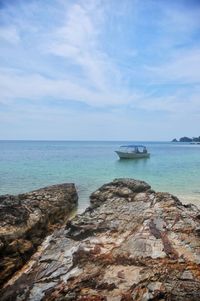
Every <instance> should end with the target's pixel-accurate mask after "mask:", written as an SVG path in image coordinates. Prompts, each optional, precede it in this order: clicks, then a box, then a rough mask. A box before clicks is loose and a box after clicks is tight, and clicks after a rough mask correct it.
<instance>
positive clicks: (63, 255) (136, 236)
mask: <svg viewBox="0 0 200 301" xmlns="http://www.w3.org/2000/svg"><path fill="white" fill-rule="evenodd" d="M199 214H200V212H199V210H198V208H197V207H195V206H193V205H187V206H185V205H182V203H181V202H180V201H179V200H178V199H177V198H176V197H174V196H172V195H171V194H168V193H156V192H154V191H153V190H152V189H151V187H150V186H149V185H148V184H146V183H145V182H142V181H136V180H133V179H116V180H114V181H113V182H111V183H108V184H105V185H103V186H102V187H101V188H100V189H98V190H97V191H96V192H94V193H93V194H92V195H91V206H90V207H89V208H88V209H87V210H86V211H85V212H84V213H83V214H81V215H78V216H76V217H75V218H74V219H73V220H71V221H70V222H68V223H67V224H66V226H65V227H62V228H61V229H60V230H58V231H55V232H54V234H52V235H51V237H49V238H48V240H47V241H46V242H44V243H43V245H42V247H41V251H40V253H38V254H35V255H34V258H32V260H31V261H30V262H29V266H28V265H27V266H25V267H24V269H23V270H22V271H20V272H19V273H18V275H16V277H15V278H12V279H11V280H10V281H9V282H8V283H7V284H6V285H5V286H4V288H3V290H2V300H3V301H5V300H16V291H17V301H22V300H29V301H30V300H31V301H38V300H43V301H44V300H48V301H54V300H59V301H63V300H66V301H67V300H68V301H69V300H70V301H75V300H76V301H83V300H87V301H100V300H104V301H130V300H137V301H145V300H176V301H191V300H194V301H199V300H200V265H199V264H200V236H199V231H198V229H200V219H199Z"/></svg>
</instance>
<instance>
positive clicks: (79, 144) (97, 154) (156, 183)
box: [0, 141, 200, 212]
mask: <svg viewBox="0 0 200 301" xmlns="http://www.w3.org/2000/svg"><path fill="white" fill-rule="evenodd" d="M124 144H143V145H146V146H147V148H148V151H149V152H150V153H151V156H150V158H145V159H137V160H119V159H118V157H117V154H116V153H115V150H116V149H118V148H119V146H120V145H124ZM125 177H127V178H134V179H139V180H144V181H146V182H148V183H149V184H150V185H151V186H152V188H153V189H154V190H156V191H164V192H170V193H172V194H175V195H176V196H178V197H179V198H180V199H181V200H184V201H186V202H194V203H198V204H200V145H191V144H188V143H171V142H149V141H143V142H141V141H140V142H138V141H0V194H18V193H22V192H28V191H31V190H34V189H37V188H41V187H44V186H48V185H52V184H59V183H69V182H70V183H75V185H76V188H77V191H78V194H79V207H78V210H79V212H81V211H83V210H84V209H85V208H86V207H87V206H88V205H89V195H90V194H91V193H92V192H93V191H95V190H96V189H98V188H99V187H100V186H101V185H102V184H105V183H107V182H110V181H112V180H113V179H115V178H125Z"/></svg>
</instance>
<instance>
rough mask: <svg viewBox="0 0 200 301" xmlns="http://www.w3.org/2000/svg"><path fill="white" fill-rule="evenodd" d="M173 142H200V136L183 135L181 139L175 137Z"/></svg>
mask: <svg viewBox="0 0 200 301" xmlns="http://www.w3.org/2000/svg"><path fill="white" fill-rule="evenodd" d="M172 142H200V136H199V137H193V138H189V137H185V136H184V137H181V138H180V139H179V140H177V139H176V138H174V139H173V140H172Z"/></svg>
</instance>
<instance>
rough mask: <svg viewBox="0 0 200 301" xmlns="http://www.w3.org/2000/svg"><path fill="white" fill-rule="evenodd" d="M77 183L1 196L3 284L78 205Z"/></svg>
mask: <svg viewBox="0 0 200 301" xmlns="http://www.w3.org/2000/svg"><path fill="white" fill-rule="evenodd" d="M77 200H78V196H77V193H76V189H75V186H74V184H61V185H53V186H49V187H46V188H43V189H39V190H36V191H33V192H30V193H25V194H20V195H17V196H13V195H3V196H0V285H1V284H2V283H3V282H4V281H5V280H6V279H8V277H10V275H11V274H13V272H15V271H16V270H17V269H19V268H20V267H21V266H22V265H23V264H24V263H25V262H26V261H27V259H28V258H29V257H30V255H31V254H33V252H34V251H35V250H36V247H37V246H38V245H39V244H40V243H41V242H42V240H43V239H44V237H45V236H46V235H47V234H48V233H49V231H50V230H51V228H52V226H53V225H55V224H63V222H64V218H65V217H66V215H67V214H69V213H70V212H71V211H72V209H74V208H75V207H76V205H77Z"/></svg>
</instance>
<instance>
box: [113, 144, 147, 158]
mask: <svg viewBox="0 0 200 301" xmlns="http://www.w3.org/2000/svg"><path fill="white" fill-rule="evenodd" d="M115 152H116V153H117V154H118V156H119V158H120V159H140V158H149V156H150V153H148V151H147V148H146V146H144V145H122V146H120V148H119V150H116V151H115Z"/></svg>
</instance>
